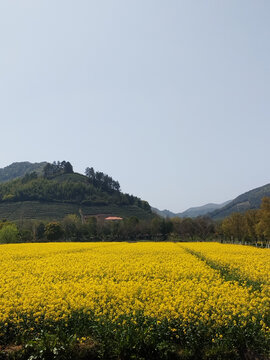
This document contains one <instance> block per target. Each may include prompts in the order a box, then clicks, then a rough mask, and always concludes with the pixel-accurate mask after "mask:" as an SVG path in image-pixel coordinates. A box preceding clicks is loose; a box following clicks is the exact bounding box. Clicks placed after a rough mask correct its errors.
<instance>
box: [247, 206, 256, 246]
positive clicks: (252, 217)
mask: <svg viewBox="0 0 270 360" xmlns="http://www.w3.org/2000/svg"><path fill="white" fill-rule="evenodd" d="M245 219H246V226H247V235H248V238H249V240H250V241H255V242H257V238H258V234H257V230H256V229H257V226H258V222H259V210H255V209H252V210H247V211H246V212H245Z"/></svg>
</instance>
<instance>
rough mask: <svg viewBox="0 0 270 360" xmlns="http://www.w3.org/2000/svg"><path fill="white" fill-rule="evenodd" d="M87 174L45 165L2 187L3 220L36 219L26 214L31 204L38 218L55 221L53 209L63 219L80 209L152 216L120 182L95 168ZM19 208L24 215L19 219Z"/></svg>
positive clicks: (0, 212) (68, 166)
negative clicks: (126, 191) (51, 211)
mask: <svg viewBox="0 0 270 360" xmlns="http://www.w3.org/2000/svg"><path fill="white" fill-rule="evenodd" d="M85 174H86V175H82V174H78V173H74V172H73V167H72V165H71V164H70V163H69V162H65V161H63V162H61V163H60V162H58V163H53V164H49V163H47V164H45V166H44V167H43V171H42V173H39V174H38V173H36V172H31V173H26V174H25V176H23V177H21V178H17V179H15V180H12V181H8V182H5V183H2V184H0V217H1V218H8V219H11V218H18V217H19V216H22V217H26V218H35V214H34V211H32V210H31V215H29V214H28V213H29V210H26V208H27V209H30V208H31V204H32V206H34V207H36V209H37V212H38V213H40V214H39V215H37V217H38V218H42V217H46V218H52V216H51V214H50V208H51V209H54V210H53V212H54V213H56V212H57V211H56V210H55V207H57V206H58V209H59V217H62V216H65V215H67V214H68V213H73V212H75V213H78V211H79V210H80V209H82V210H83V211H84V213H86V214H96V213H108V214H114V215H121V216H124V215H125V213H128V214H131V215H137V216H138V217H144V216H146V217H147V216H149V215H150V216H151V215H152V212H151V208H150V206H149V204H148V202H146V201H143V200H141V199H140V198H138V197H136V196H133V195H129V194H124V193H122V192H121V190H120V184H119V182H118V181H115V180H113V179H112V178H111V177H110V176H108V175H107V174H104V173H103V172H98V171H95V170H94V169H93V168H87V169H86V172H85ZM30 203H31V204H30ZM45 204H46V211H45V213H44V206H45ZM15 205H16V206H15ZM51 205H53V206H51ZM60 205H61V206H60ZM73 205H74V206H73ZM72 206H73V207H72ZM18 207H19V208H20V209H21V211H20V215H16V214H17V213H18V210H17V209H18ZM41 208H42V209H41ZM63 209H64V210H63ZM73 210H74V211H73ZM54 217H55V216H54Z"/></svg>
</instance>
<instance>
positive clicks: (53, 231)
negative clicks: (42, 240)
mask: <svg viewBox="0 0 270 360" xmlns="http://www.w3.org/2000/svg"><path fill="white" fill-rule="evenodd" d="M63 234H64V231H63V228H62V226H61V224H60V223H59V222H56V221H54V222H50V223H48V224H47V225H46V226H45V233H44V235H45V236H46V238H47V239H48V240H49V241H56V240H59V239H61V237H62V236H63Z"/></svg>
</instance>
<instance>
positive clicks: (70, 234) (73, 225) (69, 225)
mask: <svg viewBox="0 0 270 360" xmlns="http://www.w3.org/2000/svg"><path fill="white" fill-rule="evenodd" d="M80 223H81V222H80V219H79V217H78V216H77V215H75V214H71V215H67V216H66V217H65V218H64V219H63V222H62V224H63V228H64V232H65V238H66V239H69V240H74V239H76V238H77V236H78V227H79V225H80Z"/></svg>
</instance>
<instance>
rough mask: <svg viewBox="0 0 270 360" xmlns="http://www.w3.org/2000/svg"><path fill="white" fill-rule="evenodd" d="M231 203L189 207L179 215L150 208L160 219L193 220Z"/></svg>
mask: <svg viewBox="0 0 270 360" xmlns="http://www.w3.org/2000/svg"><path fill="white" fill-rule="evenodd" d="M230 202H231V200H229V201H226V202H224V203H222V204H214V203H209V204H205V205H202V206H196V207H191V208H189V209H187V210H185V211H183V212H180V213H174V212H172V211H170V210H159V209H157V208H152V211H153V212H155V213H156V214H158V215H160V216H162V217H169V218H173V217H180V218H186V217H191V218H195V217H197V216H204V215H206V214H208V213H210V212H212V211H214V210H217V209H220V208H222V207H224V206H226V205H227V204H229V203H230Z"/></svg>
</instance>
